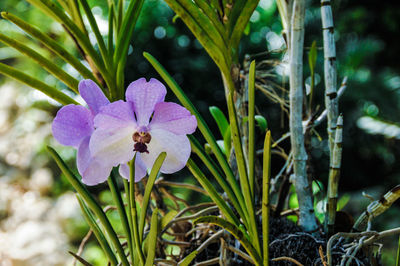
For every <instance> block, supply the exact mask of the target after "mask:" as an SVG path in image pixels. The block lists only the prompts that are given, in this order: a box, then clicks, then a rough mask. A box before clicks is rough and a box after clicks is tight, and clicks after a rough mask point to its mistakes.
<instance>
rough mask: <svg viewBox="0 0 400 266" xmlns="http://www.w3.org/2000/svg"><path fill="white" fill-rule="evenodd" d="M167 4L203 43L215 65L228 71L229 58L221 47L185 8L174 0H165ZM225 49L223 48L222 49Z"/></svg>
mask: <svg viewBox="0 0 400 266" xmlns="http://www.w3.org/2000/svg"><path fill="white" fill-rule="evenodd" d="M166 2H167V4H168V5H169V6H170V7H171V8H172V9H173V10H174V11H175V13H176V14H178V15H179V17H180V18H181V19H182V20H183V21H184V22H185V24H186V25H187V26H188V27H189V29H190V31H191V32H192V33H193V34H194V35H195V36H196V38H197V40H198V41H199V42H200V43H201V45H203V47H204V49H206V51H207V53H208V54H209V55H210V56H211V58H212V59H213V60H214V62H215V63H216V64H217V66H218V67H219V68H221V69H224V71H227V72H229V68H228V66H229V65H230V60H228V59H229V58H225V56H224V55H223V52H222V51H221V47H219V46H218V45H217V44H216V43H214V41H213V40H212V39H211V38H210V37H209V36H208V35H207V34H206V33H205V32H204V30H203V29H202V27H201V25H199V24H198V23H197V22H196V20H195V19H194V18H193V17H192V16H191V15H190V14H189V13H188V12H187V11H186V9H185V8H184V7H183V6H182V5H181V4H180V3H178V2H177V1H175V0H166ZM225 50H226V49H225V48H224V49H223V51H225Z"/></svg>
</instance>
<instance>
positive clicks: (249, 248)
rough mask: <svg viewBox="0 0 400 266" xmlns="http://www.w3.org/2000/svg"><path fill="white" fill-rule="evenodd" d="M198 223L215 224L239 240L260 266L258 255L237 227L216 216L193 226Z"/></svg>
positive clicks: (205, 218) (194, 222)
mask: <svg viewBox="0 0 400 266" xmlns="http://www.w3.org/2000/svg"><path fill="white" fill-rule="evenodd" d="M199 223H208V224H215V225H217V226H219V227H222V228H223V229H225V230H226V231H228V232H229V233H231V234H232V235H233V236H234V237H235V238H236V239H237V240H239V242H240V243H241V244H242V246H243V247H244V248H245V250H246V251H247V252H248V254H249V255H250V256H251V257H252V259H253V260H254V262H255V263H256V265H262V261H261V257H260V254H259V253H258V252H257V251H256V249H255V248H254V246H253V245H252V243H251V242H250V239H249V238H248V236H246V235H245V234H244V233H243V231H242V230H240V229H239V227H237V226H236V225H234V224H232V223H230V222H228V221H226V220H224V219H223V218H220V217H217V216H204V217H200V218H197V219H195V220H194V221H193V224H194V225H197V224H199Z"/></svg>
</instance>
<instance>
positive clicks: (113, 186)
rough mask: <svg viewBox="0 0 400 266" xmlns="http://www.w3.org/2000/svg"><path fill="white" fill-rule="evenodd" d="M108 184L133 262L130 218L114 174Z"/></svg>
mask: <svg viewBox="0 0 400 266" xmlns="http://www.w3.org/2000/svg"><path fill="white" fill-rule="evenodd" d="M107 182H108V186H109V187H110V191H111V195H112V197H113V200H114V204H115V205H116V206H117V210H118V214H119V216H120V219H121V224H122V228H123V230H124V231H125V236H126V242H127V243H128V248H129V252H130V253H131V261H133V246H132V238H131V231H130V227H129V223H128V217H127V216H126V211H125V207H124V202H123V201H122V198H121V194H120V192H119V190H118V184H117V180H116V179H115V175H114V174H113V173H112V172H111V176H110V178H109V179H108V180H107Z"/></svg>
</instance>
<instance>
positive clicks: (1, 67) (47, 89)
mask: <svg viewBox="0 0 400 266" xmlns="http://www.w3.org/2000/svg"><path fill="white" fill-rule="evenodd" d="M0 73H1V74H3V75H6V76H8V77H10V78H13V79H16V80H18V81H19V82H22V83H24V84H26V85H28V86H30V87H32V88H34V89H37V90H38V91H41V92H43V93H44V94H46V95H47V96H49V97H50V98H52V99H54V100H56V101H57V102H59V103H61V104H63V105H67V104H71V103H72V104H78V103H77V102H76V101H74V100H73V99H72V98H71V97H69V96H67V95H65V94H64V93H62V92H60V91H59V90H57V89H56V88H54V87H51V86H49V85H47V84H46V83H43V82H41V81H40V80H37V79H35V78H32V77H31V76H28V75H27V74H25V73H23V72H21V71H18V70H16V69H14V68H12V67H10V66H8V65H6V64H3V63H0Z"/></svg>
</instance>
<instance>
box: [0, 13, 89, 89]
mask: <svg viewBox="0 0 400 266" xmlns="http://www.w3.org/2000/svg"><path fill="white" fill-rule="evenodd" d="M1 16H2V17H3V18H4V19H7V20H9V21H11V22H12V23H14V24H15V25H17V26H18V27H20V28H21V29H22V30H24V31H25V32H26V33H28V34H30V35H31V36H32V37H34V38H36V39H37V40H38V41H39V42H40V43H41V44H42V45H44V46H46V47H47V48H48V49H50V50H51V51H53V52H54V53H56V54H57V55H59V56H60V57H61V58H62V59H64V60H65V61H66V62H67V63H69V64H70V65H71V66H73V67H74V68H75V69H76V70H77V71H78V72H79V73H80V74H81V75H82V76H83V77H84V78H86V79H91V80H93V81H97V80H96V78H95V77H94V75H93V73H92V72H91V71H90V70H89V69H87V68H86V67H85V66H84V65H83V64H82V63H81V62H80V61H79V60H78V59H77V58H76V57H75V56H73V55H72V54H70V53H69V52H68V51H67V50H65V49H64V48H63V47H62V46H61V45H59V44H58V43H57V42H56V41H54V40H53V39H52V38H50V37H49V36H48V35H46V34H44V33H43V32H41V31H40V30H38V29H37V28H36V27H34V26H32V25H30V24H28V23H26V22H25V21H23V20H22V19H20V18H18V17H16V16H14V15H12V14H10V13H8V12H1Z"/></svg>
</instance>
